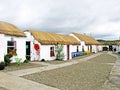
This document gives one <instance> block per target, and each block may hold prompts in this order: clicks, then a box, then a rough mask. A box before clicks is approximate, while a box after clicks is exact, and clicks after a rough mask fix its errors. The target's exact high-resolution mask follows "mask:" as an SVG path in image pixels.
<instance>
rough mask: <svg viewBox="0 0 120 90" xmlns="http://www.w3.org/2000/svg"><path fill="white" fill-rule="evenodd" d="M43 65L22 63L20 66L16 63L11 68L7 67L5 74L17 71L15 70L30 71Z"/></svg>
mask: <svg viewBox="0 0 120 90" xmlns="http://www.w3.org/2000/svg"><path fill="white" fill-rule="evenodd" d="M42 66H43V65H40V64H32V63H22V64H21V65H20V66H18V65H17V64H16V63H12V64H11V65H10V66H7V67H5V69H4V70H2V71H4V72H7V71H15V70H21V69H29V68H34V67H42Z"/></svg>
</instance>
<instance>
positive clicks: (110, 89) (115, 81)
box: [104, 52, 120, 90]
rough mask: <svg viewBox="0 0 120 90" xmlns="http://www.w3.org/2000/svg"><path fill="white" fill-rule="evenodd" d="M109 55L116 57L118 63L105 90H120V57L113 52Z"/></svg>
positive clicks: (106, 83)
mask: <svg viewBox="0 0 120 90" xmlns="http://www.w3.org/2000/svg"><path fill="white" fill-rule="evenodd" d="M108 54H110V55H111V56H114V57H116V58H117V61H116V63H115V64H114V66H113V68H112V70H111V72H110V76H109V79H108V80H107V81H106V82H105V84H104V90H120V57H119V56H118V55H115V54H112V53H111V52H109V53H108Z"/></svg>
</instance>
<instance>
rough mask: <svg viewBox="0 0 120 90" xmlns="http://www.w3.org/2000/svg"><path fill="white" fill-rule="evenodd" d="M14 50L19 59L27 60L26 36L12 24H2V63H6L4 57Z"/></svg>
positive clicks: (0, 50) (0, 52)
mask: <svg viewBox="0 0 120 90" xmlns="http://www.w3.org/2000/svg"><path fill="white" fill-rule="evenodd" d="M13 50H14V51H15V52H16V53H17V55H18V57H19V58H22V60H23V61H24V60H25V56H26V51H25V50H26V45H25V34H24V33H23V32H22V31H21V30H20V29H19V28H17V27H16V26H14V25H12V24H10V23H7V22H0V61H4V55H6V54H8V53H9V52H11V51H13ZM13 62H15V61H13Z"/></svg>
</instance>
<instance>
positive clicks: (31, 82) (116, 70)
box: [0, 52, 120, 90]
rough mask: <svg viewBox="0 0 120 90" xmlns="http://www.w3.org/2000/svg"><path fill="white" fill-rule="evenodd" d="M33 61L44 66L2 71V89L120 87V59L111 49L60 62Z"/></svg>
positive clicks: (104, 89) (106, 89)
mask: <svg viewBox="0 0 120 90" xmlns="http://www.w3.org/2000/svg"><path fill="white" fill-rule="evenodd" d="M33 63H37V64H40V65H41V64H43V65H45V66H43V67H36V68H29V69H22V70H16V71H9V72H4V71H0V79H1V80H0V90H120V58H119V56H118V55H115V54H112V52H101V53H97V54H92V55H90V56H87V57H84V58H82V59H79V58H77V59H76V60H71V61H68V62H65V63H61V64H50V63H46V62H33ZM71 71H72V72H71ZM60 72H61V73H60ZM68 75H69V76H68ZM72 75H73V76H74V77H73V76H72ZM33 77H34V78H33ZM70 79H71V80H70ZM64 80H65V81H64ZM67 80H68V81H67ZM72 80H73V81H74V82H73V81H72ZM76 80H77V81H76ZM86 80H88V81H86ZM50 81H51V82H50ZM62 81H64V82H62ZM69 84H70V85H69ZM86 84H88V85H86Z"/></svg>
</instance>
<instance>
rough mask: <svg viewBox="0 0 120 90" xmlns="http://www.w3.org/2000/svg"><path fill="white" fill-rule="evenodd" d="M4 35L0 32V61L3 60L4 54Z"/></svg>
mask: <svg viewBox="0 0 120 90" xmlns="http://www.w3.org/2000/svg"><path fill="white" fill-rule="evenodd" d="M5 47H6V45H5V35H4V34H0V62H2V61H4V55H5V54H6V53H5V51H6V50H5Z"/></svg>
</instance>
